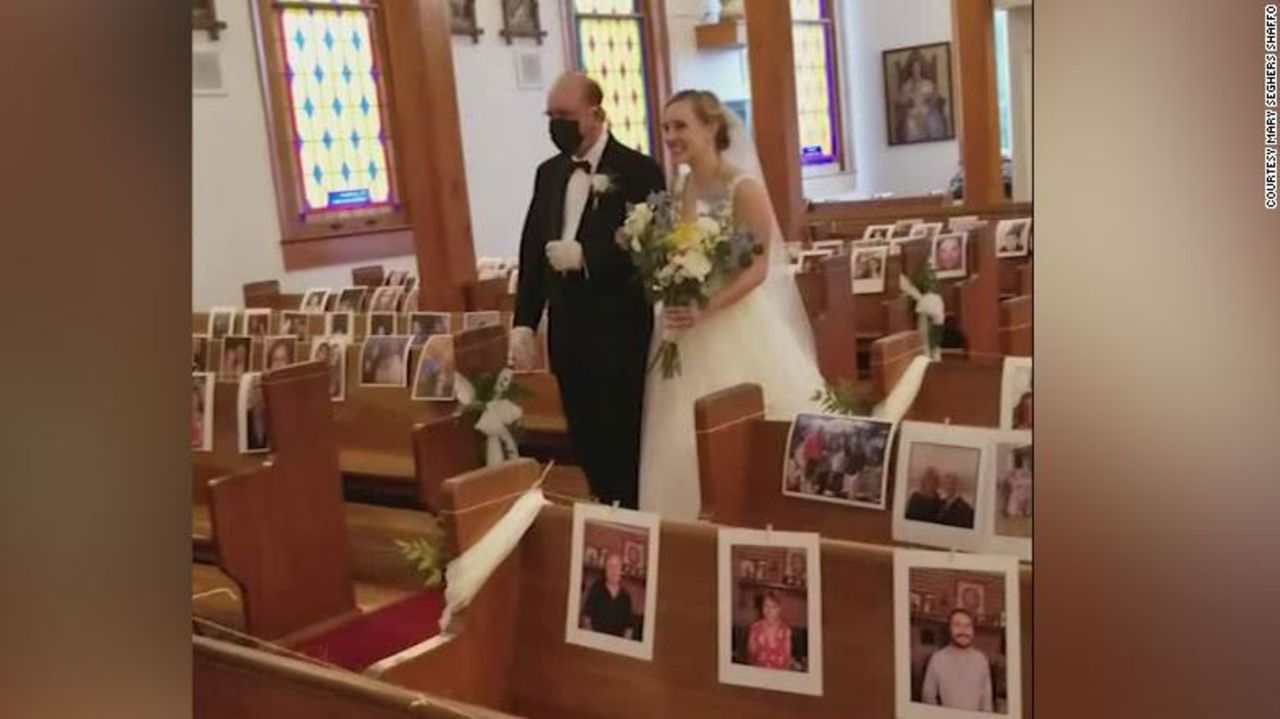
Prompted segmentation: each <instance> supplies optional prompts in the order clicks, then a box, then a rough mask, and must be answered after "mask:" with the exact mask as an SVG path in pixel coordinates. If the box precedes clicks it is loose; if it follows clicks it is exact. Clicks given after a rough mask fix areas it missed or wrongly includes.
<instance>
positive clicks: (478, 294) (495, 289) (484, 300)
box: [462, 277, 515, 312]
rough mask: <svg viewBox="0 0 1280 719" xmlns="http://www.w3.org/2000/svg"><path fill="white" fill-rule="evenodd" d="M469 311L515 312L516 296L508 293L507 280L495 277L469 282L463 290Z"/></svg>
mask: <svg viewBox="0 0 1280 719" xmlns="http://www.w3.org/2000/svg"><path fill="white" fill-rule="evenodd" d="M462 291H463V297H464V298H465V301H466V303H467V309H468V310H471V311H473V312H478V311H483V310H497V311H500V312H514V311H515V296H514V295H512V294H510V293H508V292H507V278H505V277H494V278H491V279H486V280H475V281H473V282H468V283H467V284H466V285H464V286H463V288H462Z"/></svg>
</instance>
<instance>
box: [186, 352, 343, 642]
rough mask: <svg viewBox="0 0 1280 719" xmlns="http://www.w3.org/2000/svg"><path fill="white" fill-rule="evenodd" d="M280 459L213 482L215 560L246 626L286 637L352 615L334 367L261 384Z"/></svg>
mask: <svg viewBox="0 0 1280 719" xmlns="http://www.w3.org/2000/svg"><path fill="white" fill-rule="evenodd" d="M262 383H263V391H264V394H265V395H266V403H267V420H268V427H269V431H270V436H271V442H272V445H273V447H274V449H275V455H274V461H273V462H272V463H269V464H266V465H264V466H262V467H260V468H258V469H255V470H250V471H248V472H242V473H239V474H234V475H231V476H229V477H222V478H219V479H215V480H213V481H212V482H211V483H210V487H209V499H210V514H211V518H212V521H213V535H214V542H215V544H216V546H217V552H218V562H219V565H220V566H221V568H222V569H223V571H225V572H226V573H227V575H228V576H230V577H232V578H233V579H234V580H235V581H236V583H237V584H239V585H240V587H241V590H242V592H241V594H242V596H243V598H244V614H245V626H246V627H247V628H248V630H249V633H251V634H253V635H255V636H260V637H264V638H276V637H284V636H286V635H290V634H294V633H296V632H299V631H300V630H303V629H305V628H307V627H312V626H315V625H316V624H317V623H319V622H322V621H325V620H331V619H334V618H338V617H346V616H348V615H350V614H352V613H353V612H355V610H356V607H355V597H354V594H353V591H352V582H351V571H350V559H349V557H348V553H347V543H346V528H345V519H344V509H343V501H342V478H341V474H340V473H339V470H338V456H337V449H336V444H335V431H334V427H333V420H332V417H331V414H330V407H329V405H330V402H329V389H328V388H329V378H328V370H327V369H326V368H325V366H324V365H323V363H320V362H308V363H306V364H301V365H294V366H291V367H288V368H285V369H281V370H276V371H272V372H267V373H265V374H264V375H263V379H262Z"/></svg>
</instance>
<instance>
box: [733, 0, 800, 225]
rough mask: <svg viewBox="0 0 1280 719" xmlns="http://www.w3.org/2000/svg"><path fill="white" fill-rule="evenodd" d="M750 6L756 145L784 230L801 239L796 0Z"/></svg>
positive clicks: (750, 2)
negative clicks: (793, 6) (793, 8)
mask: <svg viewBox="0 0 1280 719" xmlns="http://www.w3.org/2000/svg"><path fill="white" fill-rule="evenodd" d="M746 11H747V59H748V61H749V62H750V63H751V64H750V71H751V124H752V126H753V129H754V134H755V137H756V150H757V151H758V152H759V153H760V167H761V169H763V171H764V180H765V184H766V185H767V186H768V189H769V199H770V200H771V201H772V202H773V211H774V212H775V213H776V214H777V215H778V224H779V225H780V226H781V227H782V236H783V238H785V239H786V240H789V241H792V240H798V239H800V234H801V230H802V228H803V226H804V214H805V205H804V188H803V185H802V184H801V175H800V127H799V125H800V121H799V110H798V107H797V104H796V73H795V50H794V48H793V47H792V42H791V3H789V2H782V1H781V0H747V3H746Z"/></svg>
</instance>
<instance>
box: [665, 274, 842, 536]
mask: <svg viewBox="0 0 1280 719" xmlns="http://www.w3.org/2000/svg"><path fill="white" fill-rule="evenodd" d="M786 281H791V278H790V277H787V278H786ZM762 289H764V287H760V288H757V289H756V290H755V291H752V292H751V293H749V294H747V295H746V296H745V297H743V298H742V299H741V300H740V301H738V302H737V303H735V304H733V305H730V306H729V307H727V308H724V309H723V310H720V311H718V312H714V313H711V314H709V315H706V316H705V317H703V319H702V321H701V322H699V324H697V325H696V326H694V327H693V328H692V329H690V330H687V331H685V332H683V333H682V334H680V335H679V337H678V339H677V342H678V344H679V346H680V364H681V372H680V374H678V375H676V376H675V377H672V378H671V379H664V378H663V376H662V370H661V368H660V367H654V368H653V369H651V370H650V371H649V374H648V377H647V381H646V383H645V395H644V424H643V433H642V434H641V439H640V508H641V509H643V510H645V511H648V512H656V513H658V514H660V515H662V516H663V517H665V518H668V519H678V520H694V519H697V517H698V511H699V508H700V507H701V492H700V489H699V486H698V452H697V437H696V435H695V433H694V415H693V405H694V402H696V401H697V400H698V398H700V397H702V396H704V395H707V394H710V393H712V392H715V391H718V390H722V389H725V388H728V387H732V386H733V385H736V384H741V383H744V382H751V383H755V384H758V385H760V386H761V387H762V389H763V390H764V401H765V415H766V417H768V418H769V419H782V420H788V421H789V420H790V419H791V418H792V417H794V416H795V414H796V413H797V412H812V411H817V406H816V404H815V403H814V402H813V401H812V399H811V397H812V396H813V394H814V392H815V391H817V390H819V389H821V388H822V386H823V379H822V375H821V374H820V373H819V371H818V366H817V364H816V362H815V360H814V355H813V349H812V338H811V337H809V338H808V339H809V345H808V346H805V345H804V343H803V340H801V339H798V336H797V328H796V327H794V326H791V323H794V322H795V319H794V318H791V317H790V316H789V315H788V314H787V312H786V311H785V310H784V309H783V308H781V307H779V305H778V304H776V303H773V302H770V301H769V299H768V298H769V293H767V292H763V291H761V290H762ZM657 312H658V313H659V314H658V318H657V320H656V322H655V324H654V333H653V344H652V346H651V348H650V352H649V357H650V358H652V357H653V356H654V354H655V353H656V351H657V348H658V345H659V344H660V343H661V341H662V330H661V328H662V321H661V308H658V310H657ZM807 331H808V328H807V326H806V327H805V332H807ZM778 472H779V486H781V472H782V467H781V465H779V466H778Z"/></svg>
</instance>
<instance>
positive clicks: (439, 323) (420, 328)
mask: <svg viewBox="0 0 1280 719" xmlns="http://www.w3.org/2000/svg"><path fill="white" fill-rule="evenodd" d="M447 334H449V313H448V312H410V313H409V335H410V336H411V337H412V338H413V340H412V341H411V344H412V345H413V346H414V347H421V346H422V345H423V344H426V342H427V338H428V337H432V336H434V335H447Z"/></svg>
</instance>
